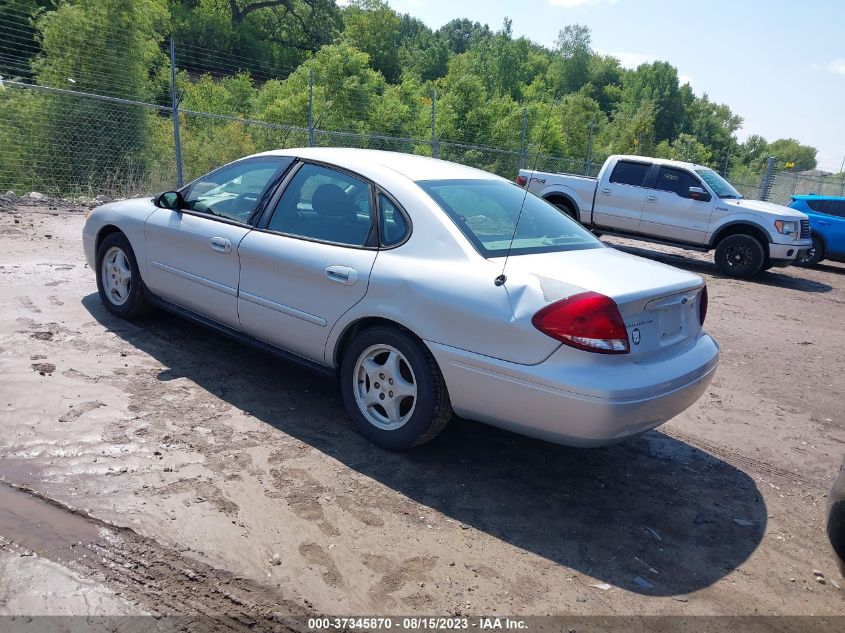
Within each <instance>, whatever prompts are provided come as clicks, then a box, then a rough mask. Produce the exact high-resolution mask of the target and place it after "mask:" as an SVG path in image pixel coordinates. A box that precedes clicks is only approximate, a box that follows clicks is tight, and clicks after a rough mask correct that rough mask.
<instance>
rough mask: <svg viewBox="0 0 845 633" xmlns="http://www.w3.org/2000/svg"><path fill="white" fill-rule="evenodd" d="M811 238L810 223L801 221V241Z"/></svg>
mask: <svg viewBox="0 0 845 633" xmlns="http://www.w3.org/2000/svg"><path fill="white" fill-rule="evenodd" d="M806 237H810V221H809V220H801V239H804V238H806Z"/></svg>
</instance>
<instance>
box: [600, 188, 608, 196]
mask: <svg viewBox="0 0 845 633" xmlns="http://www.w3.org/2000/svg"><path fill="white" fill-rule="evenodd" d="M601 195H603V196H609V195H610V189H608V188H605V189H602V190H601Z"/></svg>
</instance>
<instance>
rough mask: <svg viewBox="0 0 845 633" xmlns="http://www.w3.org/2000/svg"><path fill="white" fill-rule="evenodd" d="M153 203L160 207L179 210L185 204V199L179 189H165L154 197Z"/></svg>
mask: <svg viewBox="0 0 845 633" xmlns="http://www.w3.org/2000/svg"><path fill="white" fill-rule="evenodd" d="M153 204H154V205H155V206H157V207H158V208H159V209H173V210H174V211H178V210H179V209H183V208H184V206H185V199H184V198H183V197H182V194H181V193H179V192H178V191H165V192H164V193H160V194H158V195H157V196H156V197H155V198H153Z"/></svg>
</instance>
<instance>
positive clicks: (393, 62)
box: [343, 0, 401, 83]
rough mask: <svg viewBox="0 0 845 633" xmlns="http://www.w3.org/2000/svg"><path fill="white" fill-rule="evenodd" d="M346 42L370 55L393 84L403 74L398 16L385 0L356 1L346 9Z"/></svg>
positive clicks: (372, 61)
mask: <svg viewBox="0 0 845 633" xmlns="http://www.w3.org/2000/svg"><path fill="white" fill-rule="evenodd" d="M343 23H344V31H343V41H344V42H346V43H347V44H349V45H350V46H352V47H354V48H357V49H358V50H360V51H363V52H365V53H367V55H369V56H370V64H371V65H372V67H373V68H374V69H375V70H377V71H379V72H380V73H381V74H382V75H384V78H385V79H387V81H388V82H390V83H396V82H397V81H398V80H399V77H400V75H401V68H400V66H399V26H400V21H399V16H398V15H397V14H396V12H395V11H394V10H393V9H391V8H390V7H389V6H388V5H387V3H386V2H383V0H353V2H351V3H350V4H349V6H348V7H346V9H344V11H343Z"/></svg>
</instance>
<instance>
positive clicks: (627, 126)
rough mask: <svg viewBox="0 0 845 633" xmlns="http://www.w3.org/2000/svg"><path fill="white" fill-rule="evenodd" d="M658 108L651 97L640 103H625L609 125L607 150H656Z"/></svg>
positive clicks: (616, 152) (642, 153)
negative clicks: (655, 128) (655, 125)
mask: <svg viewBox="0 0 845 633" xmlns="http://www.w3.org/2000/svg"><path fill="white" fill-rule="evenodd" d="M655 120H656V108H655V105H654V102H653V101H651V100H650V99H645V100H644V101H641V102H640V103H639V105H633V104H623V106H622V107H620V108H619V110H617V111H616V112H615V113H614V115H613V119H612V121H611V124H610V125H608V126H607V129H606V130H605V135H604V143H603V145H604V147H605V152H606V153H608V154H640V155H643V156H649V155H651V154H653V152H654V123H655Z"/></svg>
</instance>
